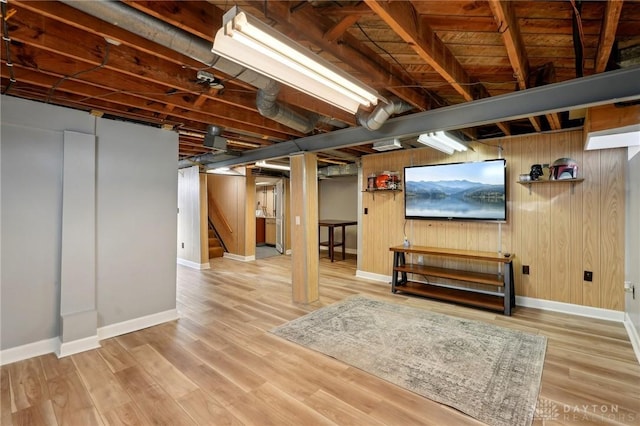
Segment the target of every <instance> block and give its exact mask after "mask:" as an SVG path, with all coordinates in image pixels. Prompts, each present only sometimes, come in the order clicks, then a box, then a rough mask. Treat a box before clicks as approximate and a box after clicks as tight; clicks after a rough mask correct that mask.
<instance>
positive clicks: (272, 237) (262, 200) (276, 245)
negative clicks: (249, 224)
mask: <svg viewBox="0 0 640 426" xmlns="http://www.w3.org/2000/svg"><path fill="white" fill-rule="evenodd" d="M284 198H285V197H284V179H282V178H273V177H256V259H263V258H266V257H272V256H279V255H281V254H283V253H284V223H285V220H284V219H285V218H284V214H285V213H284V212H285V209H284V206H285V200H284Z"/></svg>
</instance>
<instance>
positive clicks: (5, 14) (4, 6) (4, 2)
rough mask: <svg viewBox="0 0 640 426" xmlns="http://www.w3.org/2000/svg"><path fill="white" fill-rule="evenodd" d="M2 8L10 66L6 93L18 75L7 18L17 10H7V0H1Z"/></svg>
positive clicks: (3, 28)
mask: <svg viewBox="0 0 640 426" xmlns="http://www.w3.org/2000/svg"><path fill="white" fill-rule="evenodd" d="M1 2H2V4H1V5H0V10H1V11H2V40H3V41H4V45H5V49H6V51H7V59H6V61H5V62H6V65H7V68H9V84H8V85H7V87H6V89H5V90H4V92H2V93H3V94H6V93H7V92H8V91H9V90H11V87H12V86H13V85H14V83H15V82H16V76H15V73H14V71H13V62H11V38H10V37H9V25H8V24H7V19H9V18H10V17H11V15H13V14H14V13H15V10H12V11H10V12H7V0H1Z"/></svg>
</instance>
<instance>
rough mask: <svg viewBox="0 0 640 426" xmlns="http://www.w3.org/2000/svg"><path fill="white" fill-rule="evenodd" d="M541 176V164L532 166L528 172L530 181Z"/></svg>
mask: <svg viewBox="0 0 640 426" xmlns="http://www.w3.org/2000/svg"><path fill="white" fill-rule="evenodd" d="M542 175H543V172H542V164H533V165H532V166H531V171H530V172H529V176H530V177H531V180H538V179H540V176H542Z"/></svg>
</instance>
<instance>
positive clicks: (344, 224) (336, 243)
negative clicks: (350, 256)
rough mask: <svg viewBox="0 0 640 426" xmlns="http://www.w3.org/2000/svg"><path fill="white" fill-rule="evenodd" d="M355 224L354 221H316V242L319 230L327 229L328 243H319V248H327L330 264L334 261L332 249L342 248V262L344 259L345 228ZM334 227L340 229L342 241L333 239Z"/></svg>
mask: <svg viewBox="0 0 640 426" xmlns="http://www.w3.org/2000/svg"><path fill="white" fill-rule="evenodd" d="M357 224H358V222H357V221H355V220H320V221H318V240H320V229H322V227H323V226H326V227H327V228H328V231H329V241H322V242H320V246H321V247H322V246H325V247H328V248H329V258H330V259H331V261H332V262H333V260H334V247H336V246H342V260H344V259H345V247H346V244H345V241H346V235H345V228H346V227H347V226H351V225H357ZM336 227H340V228H342V241H336V239H335V235H334V231H335V229H336Z"/></svg>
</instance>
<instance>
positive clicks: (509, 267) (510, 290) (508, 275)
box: [504, 262, 516, 315]
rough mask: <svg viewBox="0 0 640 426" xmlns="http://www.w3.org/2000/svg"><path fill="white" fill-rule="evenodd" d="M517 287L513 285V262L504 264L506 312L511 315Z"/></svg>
mask: <svg viewBox="0 0 640 426" xmlns="http://www.w3.org/2000/svg"><path fill="white" fill-rule="evenodd" d="M515 300H516V295H515V289H514V285H513V263H512V262H509V263H505V264H504V314H505V315H511V309H512V308H513V306H515Z"/></svg>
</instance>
